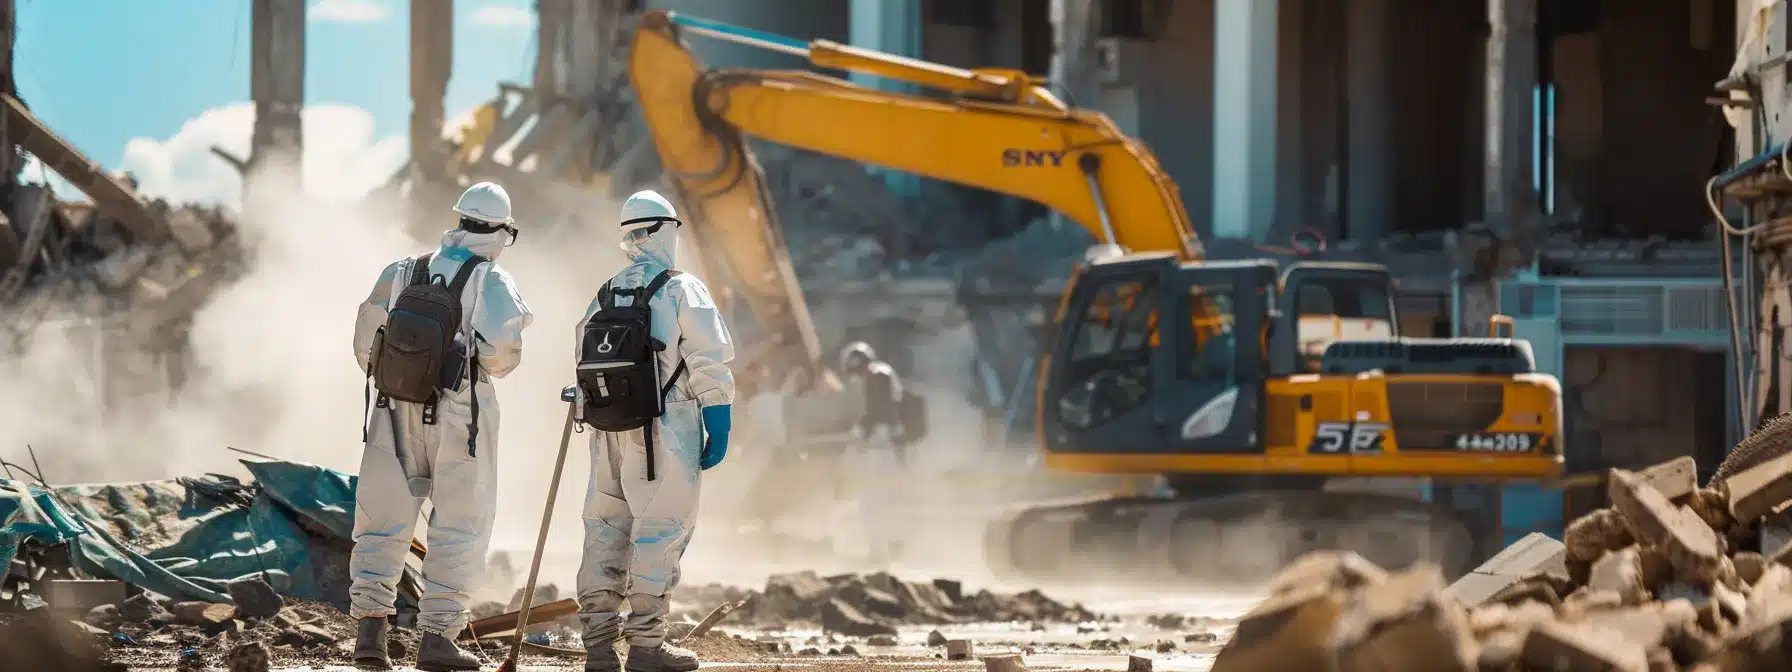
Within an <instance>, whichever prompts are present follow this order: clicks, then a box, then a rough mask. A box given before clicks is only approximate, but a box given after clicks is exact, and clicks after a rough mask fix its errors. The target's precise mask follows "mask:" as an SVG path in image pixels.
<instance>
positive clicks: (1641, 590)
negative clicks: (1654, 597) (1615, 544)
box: [1587, 546, 1649, 605]
mask: <svg viewBox="0 0 1792 672" xmlns="http://www.w3.org/2000/svg"><path fill="white" fill-rule="evenodd" d="M1587 589H1588V590H1609V591H1612V592H1614V593H1617V594H1618V597H1619V598H1621V599H1622V600H1623V601H1624V604H1629V605H1637V604H1642V603H1643V602H1644V601H1646V600H1648V599H1649V588H1648V586H1646V585H1645V584H1644V583H1643V561H1642V555H1641V554H1640V553H1639V552H1637V549H1636V547H1635V546H1631V547H1629V548H1625V549H1622V550H1617V551H1613V552H1610V553H1606V554H1605V555H1604V556H1601V557H1600V558H1599V560H1598V561H1596V562H1594V563H1593V570H1592V573H1591V574H1590V575H1589V576H1588V579H1587Z"/></svg>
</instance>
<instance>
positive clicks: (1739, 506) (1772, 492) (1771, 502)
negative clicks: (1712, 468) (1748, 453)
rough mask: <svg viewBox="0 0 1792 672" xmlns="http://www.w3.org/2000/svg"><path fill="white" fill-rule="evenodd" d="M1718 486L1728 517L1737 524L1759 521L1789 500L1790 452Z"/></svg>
mask: <svg viewBox="0 0 1792 672" xmlns="http://www.w3.org/2000/svg"><path fill="white" fill-rule="evenodd" d="M1717 487H1718V490H1720V491H1722V492H1723V493H1724V495H1725V497H1726V498H1727V499H1728V500H1729V503H1730V515H1731V516H1732V517H1734V518H1735V519H1736V520H1737V521H1739V522H1744V523H1749V522H1754V521H1756V520H1759V519H1760V518H1762V517H1764V516H1766V515H1767V514H1769V513H1773V512H1774V510H1775V509H1778V508H1779V507H1780V505H1781V504H1784V503H1785V502H1786V501H1788V500H1792V453H1788V454H1785V455H1781V456H1779V457H1776V458H1773V459H1771V460H1768V461H1766V462H1762V463H1761V464H1757V465H1755V466H1753V467H1749V468H1747V469H1744V470H1742V471H1740V472H1737V473H1734V474H1731V475H1730V476H1729V477H1728V478H1725V479H1724V480H1723V481H1721V482H1719V483H1718V484H1717Z"/></svg>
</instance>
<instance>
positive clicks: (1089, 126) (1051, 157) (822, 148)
mask: <svg viewBox="0 0 1792 672" xmlns="http://www.w3.org/2000/svg"><path fill="white" fill-rule="evenodd" d="M683 30H692V31H697V32H701V33H704V34H706V35H712V36H717V37H723V38H724V39H733V40H735V41H746V42H749V43H752V44H757V45H759V46H763V47H766V48H768V49H772V50H776V51H783V52H786V53H799V54H801V55H803V56H805V57H808V58H810V59H811V61H812V62H814V63H815V64H816V65H817V66H820V67H833V68H843V69H849V70H854V71H858V72H864V73H867V74H873V75H878V76H882V77H888V78H893V79H897V80H900V81H906V82H910V83H913V84H917V85H921V86H926V87H929V88H932V89H935V90H943V91H946V92H949V93H953V94H958V95H960V96H973V95H974V96H980V97H985V98H987V100H971V99H969V98H964V97H960V98H957V99H952V100H946V99H936V98H929V97H922V96H917V95H907V94H900V93H892V92H888V91H881V90H876V89H869V88H866V87H862V86H858V85H855V84H852V83H850V82H846V81H843V80H839V79H835V78H830V77H825V76H821V75H817V74H814V73H810V72H800V71H761V70H728V69H722V70H705V69H704V68H703V66H702V64H701V63H699V62H698V61H697V59H696V57H695V56H694V55H693V54H692V53H691V52H690V51H689V50H688V49H687V48H686V47H685V46H684V45H683V44H682V43H681V41H680V32H681V31H683ZM629 67H630V75H631V79H632V82H633V85H634V87H635V91H636V96H637V100H638V101H639V104H640V108H641V111H642V115H643V117H644V119H645V121H646V124H647V128H648V131H649V133H650V134H651V136H652V138H653V140H654V143H655V145H656V146H657V147H658V149H659V154H660V157H661V162H662V164H663V166H664V168H665V172H666V177H667V180H668V182H670V183H671V185H672V189H673V190H674V191H675V192H676V193H677V195H678V197H679V199H680V200H681V201H682V202H683V203H684V207H685V208H686V209H687V210H688V211H690V215H691V217H692V219H693V220H694V221H700V222H704V224H703V225H702V226H700V227H693V228H694V230H695V233H696V235H697V236H698V238H699V240H700V243H701V247H702V249H703V252H704V254H705V255H706V260H705V262H706V264H707V265H708V266H709V268H708V270H709V271H710V272H712V273H714V274H718V275H723V276H726V277H727V278H728V279H729V280H730V282H729V283H726V284H728V285H729V286H733V287H736V288H738V291H740V292H743V293H744V294H746V296H744V297H739V298H741V299H743V300H745V301H746V303H747V305H748V307H749V309H750V310H751V311H752V313H753V315H754V317H755V318H756V319H757V320H758V321H759V322H760V324H762V325H764V326H765V327H766V328H767V329H768V330H769V331H770V332H771V334H770V338H769V339H768V340H769V341H770V342H769V343H768V344H767V345H766V346H765V350H763V351H760V352H756V353H753V354H750V355H747V356H744V357H743V360H747V361H749V362H751V363H754V364H759V365H764V366H767V367H780V366H804V365H808V366H813V365H814V363H816V362H819V361H820V360H821V357H820V346H819V344H818V342H817V340H816V337H815V334H814V329H813V327H812V326H810V320H809V317H808V315H807V308H806V307H805V305H804V302H803V300H802V293H801V289H800V288H798V287H797V283H796V276H795V272H794V271H793V270H792V269H791V268H790V264H789V258H788V255H787V254H786V253H785V252H784V251H783V241H782V237H781V236H782V234H781V232H780V229H779V227H778V226H777V223H776V213H775V211H774V209H773V207H772V203H771V199H770V197H769V196H768V195H767V192H766V189H765V184H764V183H765V179H764V176H763V175H762V174H761V172H760V170H759V167H758V166H757V165H756V164H755V163H754V161H753V158H752V155H751V154H750V153H749V152H748V151H747V150H746V147H745V145H744V144H743V140H744V137H743V136H751V137H754V138H759V139H763V140H767V141H771V142H776V143H779V144H783V145H787V146H790V147H795V148H799V149H805V150H810V151H814V152H818V153H822V154H828V155H832V156H841V157H847V158H851V159H853V160H855V161H861V162H864V163H868V164H873V165H878V166H884V167H888V168H894V169H897V170H902V171H907V172H910V173H914V174H917V175H923V176H926V177H931V178H935V179H939V180H943V181H946V182H952V183H956V184H963V185H968V186H973V187H980V188H983V189H988V190H990V191H995V192H999V193H1003V194H1009V195H1013V196H1017V197H1021V198H1026V199H1029V200H1033V201H1036V202H1039V203H1042V204H1044V205H1046V206H1048V207H1050V208H1052V209H1054V210H1056V211H1058V212H1060V213H1062V214H1064V215H1065V216H1066V217H1069V218H1070V219H1072V220H1075V221H1076V222H1077V223H1079V224H1081V225H1082V226H1083V227H1084V228H1086V229H1088V230H1089V232H1090V233H1091V234H1092V235H1093V236H1095V237H1096V238H1097V239H1098V240H1100V241H1101V242H1104V243H1114V244H1118V245H1120V246H1122V247H1124V248H1127V249H1129V250H1163V251H1174V252H1176V253H1177V254H1178V255H1179V256H1181V257H1182V258H1184V259H1188V260H1196V259H1199V258H1200V257H1201V251H1200V246H1199V243H1198V241H1197V239H1196V238H1195V236H1194V233H1193V229H1192V227H1190V225H1189V221H1188V215H1187V213H1186V212H1185V211H1184V209H1183V207H1182V201H1181V198H1180V197H1179V196H1178V194H1177V190H1176V185H1175V183H1174V182H1172V181H1170V179H1169V178H1168V177H1167V176H1166V175H1165V174H1164V172H1163V171H1162V170H1161V169H1160V168H1159V167H1158V163H1157V159H1156V157H1154V156H1153V155H1152V154H1151V152H1150V150H1149V149H1147V148H1145V147H1144V146H1143V145H1141V144H1140V143H1138V142H1137V141H1135V140H1133V139H1131V138H1129V137H1127V135H1126V134H1125V133H1122V132H1121V131H1120V130H1119V129H1118V128H1117V127H1115V126H1114V124H1113V122H1112V121H1111V120H1109V119H1108V118H1107V117H1106V116H1104V115H1102V114H1099V113H1096V112H1089V111H1083V110H1067V109H1065V108H1064V107H1063V105H1062V104H1061V103H1058V102H1057V100H1056V98H1055V97H1052V96H1051V94H1050V93H1049V92H1047V91H1045V89H1043V88H1041V87H1038V86H1037V85H1034V84H1032V83H1030V82H1029V81H1027V80H1024V79H1021V80H1018V81H1017V80H1016V79H1015V77H1014V76H1013V74H992V73H981V72H978V71H970V70H962V69H958V68H950V67H946V66H941V65H937V64H931V63H923V62H920V61H914V60H912V59H901V58H897V57H892V56H888V55H884V54H879V53H877V52H872V51H867V50H861V49H854V48H851V47H845V46H841V45H837V44H833V43H829V42H826V41H818V42H814V43H803V42H796V41H792V40H788V39H786V38H780V37H778V36H772V35H767V34H764V33H757V32H755V31H751V30H747V29H741V28H735V27H731V26H724V25H723V24H716V23H712V22H707V21H702V20H700V19H695V18H692V17H684V16H681V15H676V14H672V13H669V12H658V11H656V12H650V13H648V14H646V15H644V16H643V17H642V18H641V19H640V22H639V24H637V30H636V32H635V38H634V44H633V47H632V51H631V56H630V64H629ZM1022 77H1024V75H1022ZM1004 98H1005V99H1004ZM866 129H876V130H875V131H874V132H868V131H867V130H866ZM1117 223H1118V224H1117Z"/></svg>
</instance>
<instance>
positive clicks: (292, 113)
mask: <svg viewBox="0 0 1792 672" xmlns="http://www.w3.org/2000/svg"><path fill="white" fill-rule="evenodd" d="M249 17H250V18H249V20H250V38H251V39H250V43H251V45H252V46H251V47H250V52H251V54H252V59H251V64H250V66H249V96H250V98H251V99H252V100H254V102H255V127H254V130H253V131H252V132H251V134H250V139H249V162H250V168H249V173H248V174H246V175H245V176H244V192H245V193H244V198H243V200H244V207H245V208H246V209H255V207H256V205H255V204H257V203H259V202H260V199H258V198H257V197H256V194H257V193H259V192H260V189H261V188H260V187H259V186H257V183H258V182H261V181H263V180H266V179H268V178H270V177H273V178H277V179H280V180H282V181H285V182H288V183H286V184H274V185H268V186H269V187H270V189H269V192H268V193H279V192H285V191H291V190H296V188H297V187H299V186H301V185H299V184H297V183H296V182H297V180H298V169H297V168H298V165H299V160H300V157H301V155H302V153H303V151H304V136H303V134H302V126H303V125H302V123H301V121H300V118H301V116H302V113H303V112H304V109H305V0H255V2H254V4H252V5H250V11H249ZM270 164H282V165H285V166H288V167H290V169H289V170H281V171H276V172H274V173H264V172H261V171H258V170H257V167H266V166H268V165H270Z"/></svg>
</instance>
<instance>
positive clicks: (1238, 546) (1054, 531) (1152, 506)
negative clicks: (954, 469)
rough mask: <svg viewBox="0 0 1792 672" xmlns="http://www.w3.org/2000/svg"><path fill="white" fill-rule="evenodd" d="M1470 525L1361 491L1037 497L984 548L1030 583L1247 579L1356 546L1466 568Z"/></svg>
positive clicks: (1400, 563)
mask: <svg viewBox="0 0 1792 672" xmlns="http://www.w3.org/2000/svg"><path fill="white" fill-rule="evenodd" d="M1472 545H1473V533H1472V528H1471V526H1470V525H1469V523H1468V522H1466V521H1464V520H1462V519H1461V518H1460V517H1458V516H1456V515H1455V514H1453V513H1451V512H1449V511H1447V510H1445V509H1443V508H1441V507H1437V506H1434V505H1432V504H1429V503H1426V502H1422V501H1418V500H1413V499H1409V498H1405V497H1396V496H1389V495H1377V494H1367V493H1341V492H1340V493H1332V492H1318V491H1259V492H1244V493H1237V494H1229V495H1224V496H1218V497H1201V498H1189V499H1178V498H1148V497H1147V498H1119V499H1101V500H1092V501H1078V502H1059V503H1053V504H1047V505H1036V506H1033V507H1030V508H1026V509H1024V510H1019V511H1015V512H1013V513H1011V514H1009V515H1007V516H1004V517H1002V518H1001V519H999V520H997V521H995V522H994V523H993V524H992V525H991V526H990V528H989V530H988V534H987V536H986V538H985V553H986V557H987V558H988V560H989V564H990V565H991V569H992V570H993V571H994V572H995V573H996V575H997V576H999V577H1003V578H1013V579H1021V580H1031V581H1052V580H1064V579H1083V580H1086V579H1087V577H1089V576H1092V575H1095V576H1128V577H1133V578H1136V579H1138V580H1141V581H1162V580H1165V579H1178V580H1193V581H1201V582H1211V583H1239V584H1248V583H1255V582H1259V581H1262V580H1265V579H1268V578H1269V575H1270V573H1272V572H1274V571H1275V569H1276V568H1279V567H1282V566H1285V565H1286V564H1287V563H1288V562H1290V561H1292V560H1293V559H1294V558H1296V557H1299V556H1300V555H1301V554H1302V553H1306V552H1308V551H1314V550H1320V549H1338V550H1347V551H1355V552H1357V553H1360V554H1362V555H1363V556H1364V557H1365V558H1368V559H1369V560H1372V561H1374V562H1376V563H1377V564H1379V565H1381V566H1383V567H1404V566H1406V565H1409V564H1411V563H1413V562H1415V561H1419V560H1429V561H1432V562H1435V563H1437V564H1438V565H1440V566H1441V567H1442V568H1443V569H1444V572H1445V573H1446V575H1451V576H1454V575H1457V574H1460V573H1462V572H1464V571H1467V570H1468V568H1469V567H1468V563H1469V560H1470V557H1471V553H1472Z"/></svg>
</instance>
